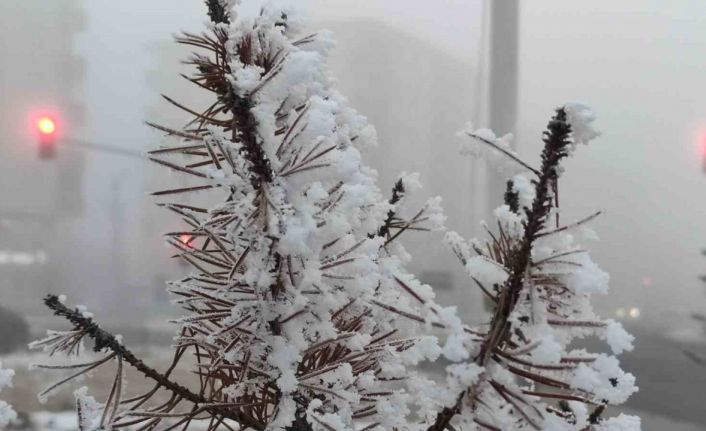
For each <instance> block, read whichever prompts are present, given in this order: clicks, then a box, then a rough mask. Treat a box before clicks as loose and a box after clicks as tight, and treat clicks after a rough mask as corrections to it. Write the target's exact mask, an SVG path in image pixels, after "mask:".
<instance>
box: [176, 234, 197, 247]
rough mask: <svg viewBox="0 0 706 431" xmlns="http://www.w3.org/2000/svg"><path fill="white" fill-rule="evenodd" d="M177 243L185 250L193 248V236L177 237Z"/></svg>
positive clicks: (183, 235)
mask: <svg viewBox="0 0 706 431" xmlns="http://www.w3.org/2000/svg"><path fill="white" fill-rule="evenodd" d="M179 242H181V243H182V244H183V245H184V247H186V248H194V244H193V243H194V236H193V235H189V234H181V235H179Z"/></svg>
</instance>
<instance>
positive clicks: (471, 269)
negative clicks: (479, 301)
mask: <svg viewBox="0 0 706 431" xmlns="http://www.w3.org/2000/svg"><path fill="white" fill-rule="evenodd" d="M466 271H467V272H468V274H469V275H470V276H471V277H473V278H474V279H476V280H478V282H480V283H481V284H482V285H483V286H485V288H486V289H490V288H492V287H493V286H494V285H496V284H498V285H500V284H503V283H504V282H505V280H507V278H508V273H507V270H506V269H505V268H503V267H502V266H501V265H498V264H497V263H496V262H493V261H492V260H490V259H488V258H487V257H485V256H474V257H472V258H470V259H469V260H468V263H466Z"/></svg>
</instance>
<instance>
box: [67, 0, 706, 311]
mask: <svg viewBox="0 0 706 431" xmlns="http://www.w3.org/2000/svg"><path fill="white" fill-rule="evenodd" d="M251 3H252V2H251ZM300 3H302V4H305V6H306V9H308V13H309V14H310V16H311V17H312V18H314V19H316V20H318V21H324V20H328V19H332V20H341V19H347V18H353V17H375V18H377V19H381V20H384V21H385V22H388V23H389V24H392V25H394V26H396V27H399V28H402V29H404V30H405V31H408V32H409V33H410V34H414V35H416V37H419V38H422V39H424V40H427V41H429V42H431V43H433V44H435V45H437V46H439V47H440V48H442V49H444V50H446V51H448V52H450V53H452V54H453V55H454V56H457V57H458V58H459V59H460V60H461V61H463V62H467V63H468V65H469V79H474V75H473V73H472V68H473V67H474V65H477V64H478V61H479V59H478V56H477V52H476V49H477V40H478V35H479V24H480V20H479V13H480V10H481V3H482V2H481V0H466V1H462V0H455V1H451V0H446V1H435V2H429V1H418V0H384V1H383V0H377V1H375V0H338V1H331V0H328V1H324V0H306V1H303V2H300ZM521 4H522V13H521V18H520V22H521V43H520V46H521V56H520V64H521V73H520V81H519V82H520V99H519V124H518V130H517V135H518V140H519V146H520V152H521V154H523V155H525V156H526V158H527V159H528V160H530V161H532V162H536V160H537V155H536V154H537V153H538V148H539V145H540V141H539V138H540V134H541V131H542V129H543V127H544V125H545V124H546V121H547V119H548V118H549V116H550V115H551V112H552V109H553V108H554V107H556V106H557V105H559V104H561V103H562V102H565V101H571V100H582V101H585V102H588V103H589V104H591V105H592V106H594V107H595V108H596V110H597V112H598V114H599V120H598V126H599V128H600V129H601V130H602V131H603V132H604V136H603V137H602V138H601V139H599V140H598V141H596V142H595V144H593V145H591V146H590V147H588V148H580V149H579V151H578V154H577V156H576V157H575V158H574V160H572V161H570V162H569V163H568V166H567V173H566V175H565V176H564V178H563V179H562V181H563V183H562V186H561V197H562V202H563V203H564V204H565V205H566V208H567V209H566V212H567V214H566V215H565V217H566V218H567V219H574V218H578V217H581V216H584V215H586V214H589V213H591V212H593V211H594V210H596V209H603V210H605V214H604V216H603V217H602V218H601V219H600V220H599V221H598V222H597V223H595V225H594V226H593V227H594V229H595V230H596V231H597V232H598V235H599V236H600V237H601V241H599V242H597V243H591V244H589V247H590V248H591V249H592V250H594V259H595V260H596V261H597V262H598V263H599V265H600V266H602V267H603V268H604V269H606V270H608V271H609V272H610V273H611V276H612V290H611V294H610V297H609V298H608V299H603V300H600V301H599V302H600V303H601V304H602V309H603V310H604V311H605V312H606V313H610V312H612V311H613V310H614V308H615V307H617V306H639V307H640V308H641V309H642V310H643V317H644V318H645V319H649V321H650V322H652V323H656V324H661V323H666V322H667V321H669V322H673V321H675V319H676V320H686V316H688V314H689V312H691V311H696V310H699V309H701V310H704V309H706V300H705V297H704V292H703V288H702V285H701V283H699V282H698V280H697V276H698V275H699V274H701V273H706V259H705V258H703V257H702V256H700V250H701V249H702V248H706V175H704V173H703V171H702V168H701V162H702V160H701V159H702V158H703V155H701V154H700V150H699V139H700V137H699V135H700V134H702V135H703V134H704V133H706V100H705V98H704V95H705V93H706V91H704V89H705V87H706V78H705V76H706V74H705V73H704V72H706V56H704V55H703V53H704V52H706V50H704V48H706V47H705V46H704V45H706V28H705V27H704V26H703V25H702V24H703V13H704V11H703V3H702V2H701V1H696V0H694V1H687V0H673V1H670V2H662V1H656V0H652V1H645V0H623V1H620V2H616V1H614V0H596V1H593V2H590V3H577V2H566V1H560V0H533V1H532V2H521ZM85 5H86V11H87V12H86V15H87V17H86V19H87V27H86V29H85V31H84V33H83V35H82V36H81V37H80V39H79V50H80V52H81V53H83V54H84V56H85V59H86V62H87V68H88V70H87V82H86V105H87V112H88V118H87V122H86V124H87V126H86V130H85V131H84V133H85V134H86V136H90V137H91V138H93V139H95V140H98V141H106V142H114V143H119V144H121V145H124V146H126V147H129V148H133V149H138V150H146V149H147V148H148V147H150V146H152V145H154V141H153V139H154V135H152V134H151V133H149V132H148V131H147V130H146V128H145V127H142V126H141V122H142V121H143V120H144V119H145V113H146V112H147V110H148V109H150V108H151V107H152V106H153V105H154V103H155V101H156V94H154V93H153V90H152V89H148V86H147V83H146V73H147V71H148V70H150V68H152V67H154V60H153V59H152V58H151V57H150V52H149V50H148V49H147V48H148V47H149V46H150V45H152V44H154V43H156V42H159V41H163V40H168V39H169V37H170V35H171V34H173V33H175V32H176V31H177V30H179V29H183V30H192V31H198V30H200V29H201V24H202V23H203V22H204V21H205V14H204V8H203V6H202V2H200V1H197V0H150V1H149V2H145V1H143V0H123V1H121V2H110V1H86V2H85ZM334 30H335V29H334ZM393 60H394V59H393ZM393 60H391V61H393ZM449 85H454V84H453V83H449ZM470 116H471V113H469V119H470ZM461 126H462V124H459V128H460V127H461ZM479 126H483V125H482V124H481V125H479ZM378 127H381V125H378ZM454 132H455V131H449V133H450V134H453V133H454ZM497 132H498V133H505V132H508V131H502V130H501V131H497ZM383 144H384V143H383ZM90 157H91V158H90V161H91V162H92V163H91V164H90V165H89V166H90V167H89V168H88V169H89V172H88V173H87V177H89V178H90V177H91V176H93V177H94V178H95V180H94V181H92V182H91V183H89V184H87V190H88V193H89V198H88V199H87V200H88V201H92V200H95V201H98V200H99V196H100V194H101V193H102V192H103V191H104V190H105V188H106V187H107V184H108V183H109V181H110V179H111V178H114V177H116V176H121V177H123V178H124V179H125V184H124V185H123V187H124V190H125V191H124V195H123V196H122V199H123V201H124V202H126V204H127V205H129V203H130V202H132V201H134V200H135V199H143V194H144V192H145V190H142V189H141V187H142V185H141V184H142V182H141V181H142V179H143V178H142V176H141V175H140V174H139V170H138V169H135V166H139V163H140V162H130V161H119V162H116V161H114V160H113V159H111V158H107V157H105V156H102V155H91V156H90ZM135 163H138V164H137V165H136V164H135ZM470 166H471V165H470V164H469V167H470ZM126 172H130V173H131V175H126V174H125V173H126ZM133 172H134V173H135V174H132V173H133ZM445 198H447V199H448V198H449V197H447V196H445ZM93 210H94V211H95V214H94V215H93V216H92V218H91V217H89V219H90V221H89V222H88V223H89V225H88V226H87V227H86V229H88V230H91V231H92V232H95V234H96V237H97V238H99V237H100V235H101V232H102V226H104V225H105V223H106V222H107V217H108V215H107V214H106V213H105V211H101V210H100V208H99V205H98V204H94V208H93ZM128 212H129V210H128ZM449 258H451V257H449ZM646 278H649V279H650V280H651V284H652V285H651V286H650V287H644V286H643V284H644V283H643V282H644V279H646Z"/></svg>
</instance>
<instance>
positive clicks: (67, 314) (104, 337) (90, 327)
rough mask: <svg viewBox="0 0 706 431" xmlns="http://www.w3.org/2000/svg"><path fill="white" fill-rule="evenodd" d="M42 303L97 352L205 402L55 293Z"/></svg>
mask: <svg viewBox="0 0 706 431" xmlns="http://www.w3.org/2000/svg"><path fill="white" fill-rule="evenodd" d="M44 304H45V305H46V306H47V307H48V308H49V309H51V310H52V311H53V312H54V314H55V315H57V316H60V317H63V318H65V319H66V320H68V321H69V322H71V323H72V324H73V325H74V328H75V329H80V330H82V331H85V332H86V334H87V335H88V336H89V337H90V338H91V339H92V340H93V342H94V346H93V350H94V351H95V352H100V351H103V350H106V349H107V350H110V351H111V352H113V353H115V354H116V355H117V356H118V357H120V358H122V359H123V360H124V361H125V362H127V363H128V364H130V365H131V366H132V367H133V368H135V369H136V370H137V371H139V372H140V373H142V374H143V375H144V376H145V377H147V378H149V379H151V380H153V381H155V382H156V383H159V384H160V385H162V386H163V387H164V388H166V389H167V390H169V391H171V392H172V393H174V394H175V395H177V396H179V397H181V398H183V399H185V400H187V401H190V402H192V403H194V404H197V405H198V404H205V403H208V402H209V401H208V400H207V399H206V398H205V397H203V396H201V395H198V394H196V393H194V392H191V390H189V389H188V388H186V387H184V386H182V385H180V384H179V383H176V382H173V381H172V380H170V379H169V378H167V377H166V376H164V375H163V374H161V373H160V372H158V371H157V370H155V369H154V368H151V367H149V366H147V365H146V364H145V363H144V362H143V361H142V360H141V359H139V358H138V357H137V356H135V354H134V353H132V352H131V351H130V350H128V349H127V348H126V347H125V346H123V345H122V344H121V343H120V342H119V341H118V340H117V339H116V338H115V336H114V335H113V334H111V333H109V332H107V331H105V330H104V329H102V328H101V327H100V326H99V325H98V323H96V322H94V321H93V319H92V318H89V317H84V316H83V315H82V313H81V312H79V311H78V310H72V309H70V308H68V307H67V306H65V305H64V304H62V303H61V301H60V300H59V297H57V296H55V295H48V296H47V297H46V298H45V299H44ZM209 411H211V412H212V413H213V414H216V415H220V416H224V417H227V418H228V419H232V420H234V421H236V422H238V423H239V424H241V425H244V426H246V427H252V428H254V429H256V430H264V429H265V424H263V423H261V422H259V421H257V420H256V419H254V418H252V417H249V416H248V415H245V414H244V413H242V412H238V411H233V410H226V409H220V408H210V409H209Z"/></svg>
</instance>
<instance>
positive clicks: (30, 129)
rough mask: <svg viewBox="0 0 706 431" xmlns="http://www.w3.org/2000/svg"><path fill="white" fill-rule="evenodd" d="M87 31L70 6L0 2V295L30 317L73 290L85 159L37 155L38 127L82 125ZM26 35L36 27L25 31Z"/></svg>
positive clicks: (67, 2)
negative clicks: (81, 51) (58, 293)
mask: <svg viewBox="0 0 706 431" xmlns="http://www.w3.org/2000/svg"><path fill="white" fill-rule="evenodd" d="M84 28H85V21H84V13H83V3H82V2H81V1H76V0H56V1H51V2H45V1H41V0H27V1H22V2H14V1H12V2H0V52H1V53H2V57H3V64H2V67H0V136H1V138H0V185H1V186H0V202H1V203H0V297H2V301H1V302H2V305H4V306H6V307H11V308H14V309H18V310H21V311H22V312H23V313H25V314H26V315H27V316H28V318H29V319H30V320H32V321H34V319H35V318H37V317H38V316H42V315H46V313H44V310H43V309H42V308H43V305H42V303H41V300H40V299H41V298H42V296H43V295H45V294H46V293H48V292H50V291H54V290H55V289H56V288H57V286H60V287H61V288H62V289H63V288H66V289H67V290H70V289H71V283H70V280H71V273H72V272H73V271H80V266H77V265H76V262H73V261H72V259H71V256H72V255H73V248H74V246H75V244H74V241H73V237H72V229H71V226H72V225H73V223H74V222H75V221H76V220H77V219H80V218H81V217H82V215H83V213H84V205H83V198H84V196H83V186H82V183H83V181H84V165H85V158H84V155H83V154H82V153H81V152H69V151H61V152H59V153H58V154H57V155H56V158H55V159H54V160H42V159H40V157H39V154H38V153H39V150H38V144H37V140H38V136H37V133H36V130H35V122H36V121H37V120H38V118H39V117H40V116H42V115H50V116H53V117H55V118H56V121H57V125H58V127H59V128H58V130H57V133H58V134H61V133H62V129H63V128H64V127H66V128H71V129H80V128H81V127H82V123H83V121H84V114H85V104H84V101H83V83H84V79H85V62H84V59H83V58H82V57H81V56H79V55H77V54H76V51H75V49H74V39H75V37H76V35H77V34H79V33H80V32H82V31H83V30H84ZM29 29H32V30H31V31H29Z"/></svg>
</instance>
